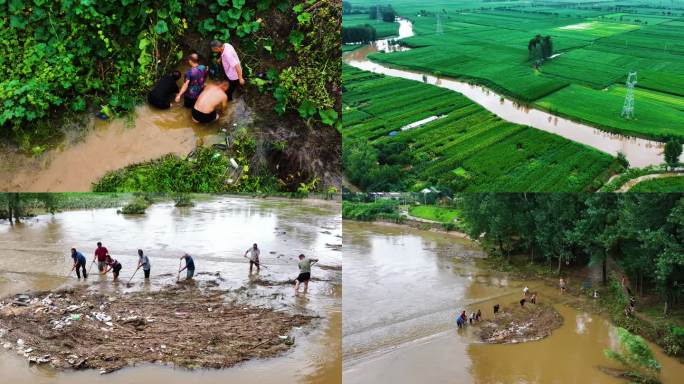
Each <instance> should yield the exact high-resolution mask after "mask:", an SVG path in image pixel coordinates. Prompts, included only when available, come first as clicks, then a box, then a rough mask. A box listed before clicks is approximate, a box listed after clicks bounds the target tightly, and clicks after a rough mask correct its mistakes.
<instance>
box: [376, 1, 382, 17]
mask: <svg viewBox="0 0 684 384" xmlns="http://www.w3.org/2000/svg"><path fill="white" fill-rule="evenodd" d="M375 9H376V12H375V19H376V20H377V21H382V12H380V6H379V5H377V6H376V7H375Z"/></svg>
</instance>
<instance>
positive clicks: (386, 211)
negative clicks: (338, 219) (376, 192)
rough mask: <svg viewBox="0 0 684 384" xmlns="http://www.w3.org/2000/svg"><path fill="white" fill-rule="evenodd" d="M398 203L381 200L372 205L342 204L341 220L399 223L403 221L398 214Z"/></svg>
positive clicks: (346, 202)
mask: <svg viewBox="0 0 684 384" xmlns="http://www.w3.org/2000/svg"><path fill="white" fill-rule="evenodd" d="M398 207H399V202H398V201H394V200H386V199H382V200H379V201H377V202H373V203H364V202H352V201H346V200H345V201H343V202H342V218H343V219H348V220H359V221H374V220H387V221H392V222H396V223H399V222H401V221H402V220H403V218H402V217H401V215H399V212H398Z"/></svg>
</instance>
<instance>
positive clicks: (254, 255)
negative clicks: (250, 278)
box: [245, 243, 261, 275]
mask: <svg viewBox="0 0 684 384" xmlns="http://www.w3.org/2000/svg"><path fill="white" fill-rule="evenodd" d="M248 253H251V254H250V255H249V274H250V275H251V274H252V266H254V265H256V267H257V273H259V271H261V265H259V255H260V254H261V251H260V250H259V247H257V244H256V243H254V245H252V247H251V248H249V249H247V250H246V251H245V257H247V254H248Z"/></svg>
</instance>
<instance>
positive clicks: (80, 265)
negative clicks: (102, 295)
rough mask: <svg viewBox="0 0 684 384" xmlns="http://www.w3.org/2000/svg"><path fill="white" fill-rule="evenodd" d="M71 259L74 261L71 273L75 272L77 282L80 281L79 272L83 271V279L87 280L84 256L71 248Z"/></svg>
mask: <svg viewBox="0 0 684 384" xmlns="http://www.w3.org/2000/svg"><path fill="white" fill-rule="evenodd" d="M71 258H72V259H74V266H73V267H71V270H72V271H73V270H74V269H75V270H76V276H78V278H79V280H80V279H81V271H80V270H83V278H84V279H87V278H88V272H86V258H85V256H83V254H82V253H81V252H79V251H77V250H76V248H71ZM79 269H80V270H79Z"/></svg>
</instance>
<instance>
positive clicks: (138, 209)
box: [121, 197, 150, 215]
mask: <svg viewBox="0 0 684 384" xmlns="http://www.w3.org/2000/svg"><path fill="white" fill-rule="evenodd" d="M149 206H150V203H149V202H148V201H147V200H145V198H143V197H136V198H134V199H133V201H131V202H129V203H128V204H126V205H124V206H123V208H121V213H123V214H125V215H142V214H143V213H145V210H146V209H147V207H149Z"/></svg>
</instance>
